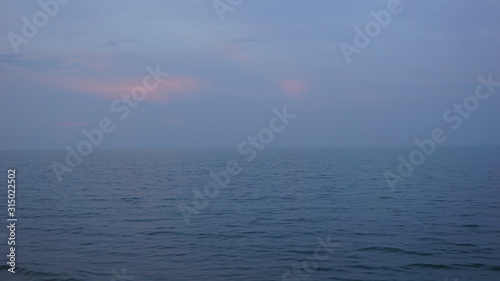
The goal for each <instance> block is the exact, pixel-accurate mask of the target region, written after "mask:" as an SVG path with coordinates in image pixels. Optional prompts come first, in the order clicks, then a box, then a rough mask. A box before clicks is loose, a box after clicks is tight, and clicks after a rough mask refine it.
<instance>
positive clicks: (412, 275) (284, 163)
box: [0, 146, 500, 281]
mask: <svg viewBox="0 0 500 281" xmlns="http://www.w3.org/2000/svg"><path fill="white" fill-rule="evenodd" d="M413 149H414V147H398V148H380V147H371V148H295V149H292V148H286V149H285V148H282V149H279V148H266V149H265V150H263V151H259V152H258V154H257V156H256V158H255V160H253V161H251V162H247V161H246V160H245V158H246V156H242V155H240V154H238V152H237V150H236V149H192V150H102V151H94V152H93V153H92V154H91V155H90V156H88V157H85V158H84V160H83V162H82V164H81V165H80V166H78V167H77V168H76V169H75V170H74V171H73V172H71V173H67V174H65V175H64V181H63V182H59V181H58V180H57V178H56V176H55V174H54V172H53V171H52V168H51V164H52V161H54V160H56V161H60V162H62V161H64V156H65V152H64V151H0V168H1V175H2V182H3V183H4V184H3V185H4V187H2V188H1V190H0V196H1V198H0V202H1V204H0V207H1V212H2V214H4V216H3V218H5V219H2V223H1V224H0V226H1V227H0V254H1V255H0V261H1V265H0V280H54V281H59V280H103V281H115V280H116V281H119V280H137V281H140V280H228V281H229V280H231V281H233V280H295V281H296V280H380V281H382V280H383V281H388V280H436V281H443V280H449V281H465V280H475V281H477V280H500V219H499V218H500V147H495V146H484V147H479V146H478V147H438V149H437V150H436V152H435V153H434V154H433V155H431V156H429V157H427V158H426V159H425V162H424V163H423V164H422V165H421V166H419V167H416V169H415V171H414V173H413V174H412V175H410V176H409V177H407V178H405V181H403V182H399V183H398V184H397V185H396V187H395V191H392V190H391V189H390V188H389V187H388V185H387V182H386V179H385V178H384V176H383V173H384V172H385V171H387V170H390V171H392V172H394V173H396V172H397V169H398V165H399V160H398V156H399V155H403V156H404V157H407V156H408V154H409V153H410V152H411V151H412V150H413ZM231 160H232V161H236V162H237V163H240V165H241V167H242V171H241V172H240V173H239V174H238V175H235V176H232V177H231V178H230V183H229V184H228V185H227V187H226V188H223V189H219V192H218V194H212V195H213V196H211V197H212V198H208V199H206V200H202V201H196V203H197V204H200V205H197V206H202V205H204V204H206V206H202V207H203V208H201V207H200V208H199V210H198V213H197V214H192V215H191V216H190V217H189V224H186V222H185V220H184V218H183V215H182V214H181V211H180V209H179V206H181V205H182V204H184V206H193V196H194V194H195V192H194V190H203V188H204V187H206V186H207V185H208V183H210V182H212V179H211V176H210V172H214V173H219V172H220V171H224V170H225V169H226V165H227V163H228V161H231ZM7 168H16V171H17V173H16V174H17V175H16V180H17V194H16V195H17V197H16V199H17V202H16V203H17V204H16V208H17V210H16V214H17V218H18V222H17V228H16V246H17V250H16V270H17V273H15V274H12V273H9V272H7V269H8V268H9V266H8V265H7V264H6V259H7V258H6V255H7V254H8V252H7V250H8V249H7V243H6V234H7V230H6V227H5V226H6V225H7V222H6V213H7V212H6V211H7V210H6V208H7V206H6V201H7V192H6V190H7V184H6V179H7ZM214 192H215V191H214ZM200 202H202V203H200Z"/></svg>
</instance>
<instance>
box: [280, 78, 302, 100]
mask: <svg viewBox="0 0 500 281" xmlns="http://www.w3.org/2000/svg"><path fill="white" fill-rule="evenodd" d="M279 85H280V87H281V88H282V89H283V90H284V91H285V93H286V94H287V95H289V96H295V97H297V96H301V95H303V94H304V92H305V91H306V84H305V82H303V81H301V80H297V79H283V80H281V81H279Z"/></svg>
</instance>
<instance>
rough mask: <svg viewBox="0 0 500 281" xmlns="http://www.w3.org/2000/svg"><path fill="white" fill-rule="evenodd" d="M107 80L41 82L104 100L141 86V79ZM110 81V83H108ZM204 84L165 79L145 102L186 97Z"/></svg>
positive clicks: (181, 78)
mask: <svg viewBox="0 0 500 281" xmlns="http://www.w3.org/2000/svg"><path fill="white" fill-rule="evenodd" d="M107 78H108V79H107V80H105V81H102V80H96V79H91V78H80V77H66V78H62V77H60V76H46V77H44V78H43V79H42V80H41V81H43V82H44V83H47V84H49V85H50V86H52V87H55V88H63V89H67V90H72V91H77V92H81V93H87V94H92V95H98V96H100V97H103V98H105V99H109V100H112V99H116V98H119V97H120V96H122V95H124V94H130V93H131V91H132V89H133V88H134V87H137V86H142V78H141V79H137V78H128V79H111V78H109V77H107ZM110 80H112V81H110ZM204 84H205V83H204V82H203V81H202V80H201V79H198V78H195V77H185V76H177V77H167V78H165V79H164V80H163V81H162V82H161V83H159V84H158V86H157V87H156V88H154V89H152V90H150V91H148V96H147V99H146V100H147V101H152V102H168V101H170V100H171V98H172V97H174V96H186V95H189V94H191V93H194V92H195V91H198V90H199V89H200V88H201V87H202V85H204Z"/></svg>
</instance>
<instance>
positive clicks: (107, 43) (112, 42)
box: [102, 39, 137, 47]
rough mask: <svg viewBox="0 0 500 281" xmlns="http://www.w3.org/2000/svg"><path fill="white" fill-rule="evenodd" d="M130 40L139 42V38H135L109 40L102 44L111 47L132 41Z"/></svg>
mask: <svg viewBox="0 0 500 281" xmlns="http://www.w3.org/2000/svg"><path fill="white" fill-rule="evenodd" d="M130 42H137V40H135V39H121V40H108V41H107V42H106V43H104V44H102V45H103V46H106V47H111V46H119V45H123V44H125V43H130Z"/></svg>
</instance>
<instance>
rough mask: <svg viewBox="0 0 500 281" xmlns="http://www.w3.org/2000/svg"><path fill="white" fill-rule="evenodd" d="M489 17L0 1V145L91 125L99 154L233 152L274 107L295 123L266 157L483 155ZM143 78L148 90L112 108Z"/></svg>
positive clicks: (285, 4)
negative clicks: (378, 151) (442, 135)
mask: <svg viewBox="0 0 500 281" xmlns="http://www.w3.org/2000/svg"><path fill="white" fill-rule="evenodd" d="M39 3H42V4H39ZM499 12H500V2H498V1H495V0H485V1H479V2H478V1H462V0H453V1H452V0H443V1H431V0H422V1H417V0H413V1H411V0H401V1H400V2H399V4H398V3H397V1H395V0H391V1H378V0H372V1H367V0H365V1H352V0H315V1H311V0H294V1H290V0H275V1H267V0H216V1H213V0H196V1H185V0H164V1H153V0H152V1H96V0H90V1H87V0H86V1H78V0H73V1H68V0H64V1H63V0H60V1H59V2H56V0H41V1H40V2H39V1H14V0H11V1H2V3H1V4H0V34H1V37H0V38H1V39H0V83H1V88H0V149H61V150H62V149H64V148H65V147H66V146H67V145H70V146H73V147H74V146H76V145H77V143H78V142H79V141H81V140H82V139H86V137H85V135H84V134H83V133H82V131H83V130H87V131H92V130H96V129H99V128H100V123H101V122H102V120H103V119H106V120H111V122H112V126H113V128H114V130H113V131H112V132H109V133H103V139H102V142H100V143H99V144H98V145H96V146H98V148H100V149H115V148H139V149H141V148H146V149H148V148H154V149H156V148H184V147H187V148H191V147H234V148H236V147H237V146H238V144H240V143H241V142H242V141H245V140H246V139H247V138H248V137H249V136H255V135H258V133H259V132H260V131H262V130H263V129H265V128H267V127H269V122H270V120H271V119H272V118H273V116H275V113H274V112H273V109H276V110H279V111H282V110H283V108H284V107H286V110H287V112H288V113H289V114H293V115H296V118H294V119H293V120H290V122H289V124H287V126H286V128H285V129H284V130H282V131H280V132H275V133H274V138H273V139H272V141H270V143H269V144H268V145H269V146H276V147H279V146H285V147H297V146H300V147H310V146H313V147H314V146H322V147H323V146H393V145H413V143H414V141H415V139H419V140H422V139H425V138H431V137H432V136H431V133H432V131H433V130H434V129H436V128H442V129H443V130H444V131H445V132H446V134H447V136H448V139H447V141H446V143H445V144H446V145H499V144H500V130H498V128H499V126H498V125H499V121H500V110H499V109H500V97H498V95H499V93H500V87H499V86H498V82H497V85H495V86H491V85H490V89H493V90H494V89H495V88H496V91H495V92H492V93H491V95H489V96H488V97H487V98H485V96H484V95H483V96H482V97H483V99H479V98H477V97H476V95H475V94H474V93H475V90H476V88H478V87H480V92H482V93H483V94H484V93H487V92H488V87H486V86H484V85H483V86H479V85H481V83H480V82H479V80H478V77H479V76H482V77H484V79H486V80H488V79H489V80H490V81H499V82H500V65H499V61H500V52H499V50H500V32H499V31H500V18H499V17H498V13H499ZM374 15H375V16H374ZM376 15H378V16H376ZM384 15H385V16H386V17H384ZM387 15H389V16H390V18H388V17H387ZM376 17H378V20H379V21H377V19H376ZM30 27H31V29H30ZM33 27H34V28H35V31H33ZM366 28H368V31H367V29H366ZM370 28H371V29H370ZM358 31H361V33H362V35H359V34H360V33H359V32H358ZM367 33H370V34H371V35H367ZM356 36H357V37H356ZM355 37H356V38H355ZM363 37H364V38H365V39H368V40H369V43H368V44H361V43H366V41H365V42H363V40H362V39H363ZM355 39H357V41H356V40H355ZM356 43H358V44H356ZM342 46H344V47H345V46H350V47H349V48H350V49H349V50H351V53H350V55H347V56H346V52H345V48H344V49H343V48H342ZM352 50H356V51H355V52H354V51H352ZM347 54H349V53H347ZM148 69H149V71H148ZM151 71H153V72H154V71H156V73H158V72H160V73H162V74H161V75H162V77H160V79H158V80H154V79H153V77H152V76H151ZM165 73H168V75H166V74H165ZM148 75H149V76H148ZM489 75H491V77H490V78H488V76H489ZM157 78H158V77H157ZM144 79H146V80H147V81H148V82H149V83H150V85H151V84H154V87H149V88H150V89H148V90H146V94H145V96H143V97H144V99H142V100H140V101H139V100H136V102H135V103H134V107H132V105H130V106H129V104H126V103H124V102H123V101H122V100H121V99H122V98H123V97H124V96H128V97H129V98H130V96H131V93H132V90H133V89H136V90H137V89H140V88H141V86H142V89H144V85H143V81H144ZM155 81H156V82H157V83H155ZM494 83H495V82H493V84H494ZM138 87H139V88H138ZM481 87H482V88H481ZM464 100H466V101H467V102H469V105H468V108H470V109H471V110H470V111H466V112H463V115H459V113H458V112H457V111H454V110H455V109H454V105H455V104H458V105H460V104H463V103H464ZM113 104H114V105H115V109H114V110H113V108H112V107H113ZM125 104H126V105H127V107H128V114H127V115H126V116H124V111H123V112H121V113H117V112H116V111H117V110H116V109H117V108H116V107H117V105H120V106H122V107H123V106H124V105H125ZM449 110H451V112H449ZM122 113H123V115H122ZM443 115H447V117H448V120H446V118H444V117H443ZM464 116H467V117H464ZM120 117H124V118H123V119H121V118H120ZM459 122H460V124H459ZM108 125H109V124H108ZM452 127H455V129H453V128H452Z"/></svg>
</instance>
